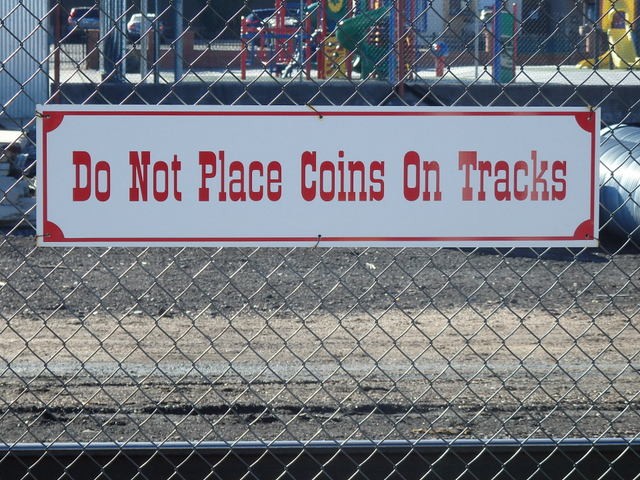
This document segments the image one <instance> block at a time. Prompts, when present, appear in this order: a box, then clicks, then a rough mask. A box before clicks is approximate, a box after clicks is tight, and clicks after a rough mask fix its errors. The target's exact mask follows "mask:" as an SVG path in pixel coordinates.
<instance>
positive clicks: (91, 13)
mask: <svg viewBox="0 0 640 480" xmlns="http://www.w3.org/2000/svg"><path fill="white" fill-rule="evenodd" d="M67 28H68V31H69V32H71V31H73V30H81V31H84V30H99V29H100V10H98V8H97V7H96V6H95V5H94V6H92V7H73V8H72V9H71V11H70V12H69V17H68V18H67Z"/></svg>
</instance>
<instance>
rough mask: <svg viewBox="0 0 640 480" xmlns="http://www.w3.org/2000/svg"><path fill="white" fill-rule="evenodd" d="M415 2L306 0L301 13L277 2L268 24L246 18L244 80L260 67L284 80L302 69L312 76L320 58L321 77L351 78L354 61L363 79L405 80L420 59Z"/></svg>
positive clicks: (243, 51) (281, 1) (242, 27)
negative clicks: (249, 68) (414, 22)
mask: <svg viewBox="0 0 640 480" xmlns="http://www.w3.org/2000/svg"><path fill="white" fill-rule="evenodd" d="M416 1H421V0H319V1H311V0H306V2H305V4H304V8H303V10H302V11H300V9H299V5H297V7H298V9H297V10H293V8H295V7H293V8H291V5H295V3H290V4H289V6H290V10H287V8H288V7H287V5H286V4H285V2H284V0H276V4H275V9H274V12H273V13H272V15H270V16H269V17H268V18H267V19H265V20H264V21H260V22H255V21H253V20H251V21H249V19H248V17H247V18H243V19H242V24H241V38H242V52H241V69H242V70H241V76H242V78H243V79H244V78H246V68H247V66H251V65H254V64H256V63H257V64H259V65H260V66H261V67H262V68H267V69H269V70H270V71H272V72H274V73H275V74H276V75H281V74H283V75H285V76H286V75H287V74H289V73H290V71H291V70H292V68H299V69H300V68H303V69H304V71H305V74H306V77H307V78H310V76H311V65H312V62H313V61H314V60H315V63H316V65H317V75H318V78H320V79H323V78H350V77H351V73H352V60H353V61H354V62H357V63H358V65H359V68H360V72H361V77H362V78H366V77H369V76H376V77H377V78H381V79H387V80H390V81H397V80H398V79H401V78H405V77H406V76H407V75H408V72H410V70H411V65H412V63H413V60H414V59H415V55H416V53H415V52H416V47H415V34H414V32H413V30H412V28H411V27H409V21H408V20H409V19H411V18H415V14H416ZM394 5H395V6H394ZM293 12H295V13H293Z"/></svg>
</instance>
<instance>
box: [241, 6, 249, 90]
mask: <svg viewBox="0 0 640 480" xmlns="http://www.w3.org/2000/svg"><path fill="white" fill-rule="evenodd" d="M246 36H247V19H246V17H242V18H241V19H240V39H241V41H242V50H241V51H240V78H241V79H242V80H246V79H247V39H246Z"/></svg>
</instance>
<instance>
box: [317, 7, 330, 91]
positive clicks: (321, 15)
mask: <svg viewBox="0 0 640 480" xmlns="http://www.w3.org/2000/svg"><path fill="white" fill-rule="evenodd" d="M318 8H319V9H320V11H319V12H318V26H319V27H320V35H319V38H318V50H317V52H316V59H317V63H318V78H319V79H320V80H324V79H325V78H326V72H325V70H324V40H325V38H327V15H326V12H327V10H326V8H327V0H320V6H319V7H318Z"/></svg>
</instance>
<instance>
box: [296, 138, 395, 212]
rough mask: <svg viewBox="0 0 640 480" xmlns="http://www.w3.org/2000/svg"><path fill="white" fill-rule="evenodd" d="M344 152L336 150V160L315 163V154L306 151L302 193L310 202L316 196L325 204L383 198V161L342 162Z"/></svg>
mask: <svg viewBox="0 0 640 480" xmlns="http://www.w3.org/2000/svg"><path fill="white" fill-rule="evenodd" d="M343 159H344V151H343V150H340V151H338V161H336V162H333V161H330V160H325V161H323V162H320V163H318V160H317V154H316V152H315V151H312V152H309V151H306V152H304V153H303V154H302V156H301V158H300V162H301V169H300V170H301V176H302V178H301V185H300V189H301V194H302V198H304V199H305V200H306V201H308V202H310V201H312V200H315V199H316V198H317V197H319V198H320V199H321V200H323V201H325V202H330V201H333V200H337V201H339V202H345V201H346V202H358V201H360V202H366V201H380V200H382V199H383V198H384V180H383V177H384V162H380V161H376V160H374V161H372V162H370V163H369V164H365V163H364V162H362V161H360V160H343Z"/></svg>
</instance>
